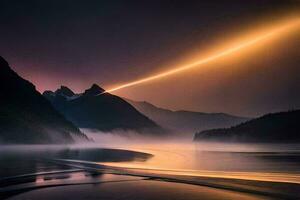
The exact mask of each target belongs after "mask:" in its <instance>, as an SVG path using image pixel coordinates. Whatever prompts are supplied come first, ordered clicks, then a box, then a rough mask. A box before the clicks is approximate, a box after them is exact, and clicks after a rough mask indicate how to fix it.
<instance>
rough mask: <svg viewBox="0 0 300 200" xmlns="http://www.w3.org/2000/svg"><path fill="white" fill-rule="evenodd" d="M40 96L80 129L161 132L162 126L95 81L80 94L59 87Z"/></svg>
mask: <svg viewBox="0 0 300 200" xmlns="http://www.w3.org/2000/svg"><path fill="white" fill-rule="evenodd" d="M43 95H44V96H45V97H46V98H47V99H48V100H49V101H51V103H52V104H53V106H54V107H55V108H56V109H57V110H58V111H60V112H61V113H62V114H63V115H64V116H65V117H66V118H67V119H69V120H70V121H72V122H73V123H74V124H76V125H77V126H78V127H81V128H90V129H97V130H100V131H111V130H115V129H123V130H134V131H137V132H147V133H153V134H157V133H162V132H163V129H162V128H161V127H159V126H158V125H157V124H156V123H155V122H153V121H152V120H150V119H149V118H147V117H146V116H144V115H143V114H142V113H140V112H139V111H137V110H136V109H135V108H134V107H133V106H131V105H130V104H129V103H127V102H126V101H124V100H123V99H122V98H120V97H118V96H115V95H112V94H109V93H104V89H102V88H101V87H99V86H98V85H96V84H93V85H92V86H91V88H89V89H87V90H85V92H83V93H81V94H75V93H74V92H73V91H72V90H70V89H69V88H67V87H65V86H62V87H61V88H60V89H58V90H56V91H55V92H52V91H45V92H44V93H43Z"/></svg>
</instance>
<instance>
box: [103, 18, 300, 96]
mask: <svg viewBox="0 0 300 200" xmlns="http://www.w3.org/2000/svg"><path fill="white" fill-rule="evenodd" d="M299 25H300V18H296V19H294V20H290V21H288V22H285V23H284V24H281V25H279V26H277V27H276V28H273V29H271V30H269V31H266V32H264V33H263V34H260V35H258V36H255V37H254V38H252V39H249V40H246V41H244V42H241V43H239V44H238V45H234V46H232V47H229V48H227V49H225V50H222V51H218V53H216V54H213V55H210V56H208V57H206V58H203V59H201V60H198V61H196V62H193V63H190V64H187V65H183V66H180V67H177V68H175V69H171V70H168V71H166V72H162V73H159V74H157V75H152V76H148V77H146V78H142V79H138V80H136V81H132V82H128V83H125V84H122V85H120V86H117V87H114V88H111V89H108V90H106V91H105V93H108V92H114V91H116V90H120V89H123V88H127V87H131V86H134V85H138V84H141V83H145V82H149V81H152V80H155V79H160V78H163V77H166V76H170V75H173V74H176V73H179V72H182V71H185V70H188V69H191V68H195V67H199V66H202V65H204V64H207V63H209V62H212V61H215V60H217V59H219V58H222V57H225V56H228V55H230V54H233V53H236V52H238V51H241V50H244V49H246V48H248V47H251V46H253V45H255V44H258V43H260V42H262V41H265V40H268V39H271V38H273V36H276V35H278V34H279V33H282V32H283V31H290V30H292V29H293V28H296V27H298V26H299Z"/></svg>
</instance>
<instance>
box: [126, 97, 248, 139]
mask: <svg viewBox="0 0 300 200" xmlns="http://www.w3.org/2000/svg"><path fill="white" fill-rule="evenodd" d="M126 101H128V102H129V103H130V104H131V105H133V106H134V107H135V108H136V109H137V110H138V111H140V112H141V113H143V114H144V115H146V116H147V117H149V118H150V119H152V120H154V121H155V122H156V123H158V124H159V125H161V126H163V127H166V128H168V129H170V130H173V131H176V132H184V133H195V132H196V131H199V130H205V129H212V128H222V127H230V126H233V125H236V124H239V123H241V122H244V121H246V120H248V118H245V117H238V116H233V115H228V114H225V113H203V112H191V111H171V110H167V109H163V108H159V107H156V106H154V105H152V104H150V103H148V102H145V101H144V102H139V101H132V100H129V99H126Z"/></svg>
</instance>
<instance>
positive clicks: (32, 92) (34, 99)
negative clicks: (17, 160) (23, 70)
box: [0, 57, 88, 144]
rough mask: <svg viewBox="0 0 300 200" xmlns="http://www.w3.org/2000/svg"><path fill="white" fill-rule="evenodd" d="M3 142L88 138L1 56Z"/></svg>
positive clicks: (0, 133)
mask: <svg viewBox="0 0 300 200" xmlns="http://www.w3.org/2000/svg"><path fill="white" fill-rule="evenodd" d="M0 71H1V73H0V91H1V92H0V102H1V103H0V143H18V144H20V143H22V144H23V143H24V144H25V143H26V144H28V143H29V144H32V143H35V144H36V143H44V144H45V143H47V144H48V143H73V142H75V141H76V140H84V141H87V140H88V138H87V137H86V136H85V135H84V134H83V133H82V132H80V130H79V129H78V128H77V127H75V126H74V125H73V124H72V123H71V122H69V121H67V120H66V119H65V118H64V117H63V116H62V115H61V114H60V113H58V112H57V111H56V110H55V109H54V108H53V106H52V105H51V104H50V103H49V102H48V101H47V99H45V98H44V97H43V96H42V95H41V94H40V93H39V92H38V91H37V90H36V89H35V86H34V85H33V84H32V83H30V82H29V81H27V80H24V79H23V78H21V77H20V76H19V75H18V74H17V73H15V72H14V71H13V70H12V69H11V68H10V67H9V65H8V63H7V62H6V61H5V60H4V59H3V58H2V57H0Z"/></svg>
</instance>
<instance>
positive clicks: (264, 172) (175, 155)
mask: <svg viewBox="0 0 300 200" xmlns="http://www.w3.org/2000/svg"><path fill="white" fill-rule="evenodd" d="M126 149H129V150H134V151H140V152H145V153H149V154H152V155H154V156H153V157H152V158H150V159H149V160H147V161H145V162H141V161H133V162H103V163H101V164H104V165H106V166H113V167H121V168H126V169H127V170H134V171H135V172H148V173H149V172H151V173H155V174H165V175H185V176H196V177H211V178H229V179H242V180H256V181H271V182H287V183H299V184H300V173H298V172H297V171H291V172H289V171H288V170H287V168H286V167H287V166H285V165H286V163H283V162H282V163H281V162H278V163H274V162H267V161H265V160H261V159H258V158H256V156H255V155H256V154H255V151H257V150H259V151H262V149H257V148H256V147H253V146H248V147H247V146H244V145H240V146H239V145H233V146H218V145H217V146H206V147H204V148H200V149H199V148H198V147H197V146H193V145H190V144H187V145H184V144H178V143H169V144H143V145H131V146H129V147H126ZM228 151H230V152H229V153H228ZM265 151H266V152H268V150H267V149H266V150H265ZM224 152H225V153H224ZM226 152H227V153H226ZM240 152H248V153H250V154H249V155H248V154H247V156H245V155H244V154H242V153H240ZM252 153H254V154H253V155H252ZM259 153H260V154H261V152H259ZM260 154H259V155H260ZM263 155H264V154H263ZM290 167H293V166H290ZM295 167H296V168H297V166H295Z"/></svg>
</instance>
